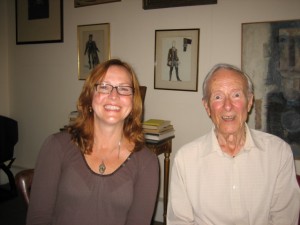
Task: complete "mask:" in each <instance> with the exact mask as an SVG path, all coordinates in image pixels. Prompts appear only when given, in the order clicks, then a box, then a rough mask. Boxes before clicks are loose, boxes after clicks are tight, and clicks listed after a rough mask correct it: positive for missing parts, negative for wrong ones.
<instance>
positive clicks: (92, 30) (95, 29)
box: [77, 23, 110, 80]
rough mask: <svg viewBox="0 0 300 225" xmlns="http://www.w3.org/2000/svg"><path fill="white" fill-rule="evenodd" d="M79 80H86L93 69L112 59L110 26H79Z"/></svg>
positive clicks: (106, 24) (103, 24)
mask: <svg viewBox="0 0 300 225" xmlns="http://www.w3.org/2000/svg"><path fill="white" fill-rule="evenodd" d="M77 37H78V47H77V49H78V78H79V80H85V79H86V78H87V76H88V75H89V73H90V72H91V71H92V69H93V68H94V67H95V66H96V65H97V64H99V63H101V62H103V61H106V60H108V59H109V58H110V24H109V23H101V24H89V25H78V26H77Z"/></svg>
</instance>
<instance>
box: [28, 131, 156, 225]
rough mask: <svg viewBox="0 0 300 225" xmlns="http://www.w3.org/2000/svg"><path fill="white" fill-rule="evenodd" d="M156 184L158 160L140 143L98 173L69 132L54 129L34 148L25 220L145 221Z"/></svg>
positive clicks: (115, 224)
mask: <svg viewBox="0 0 300 225" xmlns="http://www.w3.org/2000/svg"><path fill="white" fill-rule="evenodd" d="M158 184H159V164H158V159H157V156H156V155H155V154H154V153H153V152H151V151H150V150H148V149H147V148H146V147H144V148H143V149H141V150H140V151H137V152H133V153H132V154H131V155H130V156H129V157H128V158H127V160H126V161H125V162H124V163H123V164H122V166H120V167H119V168H118V169H117V170H116V171H114V172H113V173H111V174H108V175H101V174H97V173H95V172H93V171H92V170H91V169H90V168H89V167H88V165H87V163H86V161H85V159H84V157H83V155H82V153H81V151H80V149H79V148H78V147H77V146H76V145H75V144H74V143H73V142H72V141H71V136H70V134H68V133H67V132H61V133H56V134H53V135H51V136H49V137H48V138H47V139H46V141H45V142H44V144H43V146H42V148H41V151H40V153H39V157H38V160H37V163H36V167H35V173H34V178H33V184H32V189H31V196H30V203H29V208H28V214H27V225H32V224H43V225H45V224H51V225H68V224H70V225H77V224H78V225H82V224H84V225H96V224H97V225H138V224H143V225H147V224H150V223H151V218H152V215H153V211H154V206H155V202H156V196H157V191H158Z"/></svg>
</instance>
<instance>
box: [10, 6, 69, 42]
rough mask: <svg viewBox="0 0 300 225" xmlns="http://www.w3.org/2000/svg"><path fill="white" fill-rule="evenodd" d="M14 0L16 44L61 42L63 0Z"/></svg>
mask: <svg viewBox="0 0 300 225" xmlns="http://www.w3.org/2000/svg"><path fill="white" fill-rule="evenodd" d="M43 3H44V4H36V2H35V1H24V0H15V11H16V44H17V45H23V44H41V43H56V42H63V0H51V1H44V2H43Z"/></svg>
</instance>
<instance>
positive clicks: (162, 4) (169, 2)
mask: <svg viewBox="0 0 300 225" xmlns="http://www.w3.org/2000/svg"><path fill="white" fill-rule="evenodd" d="M209 4H217V0H175V1H174V0H143V8H144V9H160V8H170V7H181V6H193V5H209Z"/></svg>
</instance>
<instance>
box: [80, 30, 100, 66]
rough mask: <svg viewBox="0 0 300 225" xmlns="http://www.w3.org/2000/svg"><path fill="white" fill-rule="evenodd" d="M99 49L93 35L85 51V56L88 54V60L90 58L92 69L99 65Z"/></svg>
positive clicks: (90, 36)
mask: <svg viewBox="0 0 300 225" xmlns="http://www.w3.org/2000/svg"><path fill="white" fill-rule="evenodd" d="M97 52H99V49H98V47H97V45H96V42H95V41H94V40H93V35H92V34H90V35H89V40H88V41H87V42H86V45H85V51H84V54H85V55H86V53H88V58H89V66H90V69H91V68H92V67H93V68H94V67H95V66H96V65H97V64H99V57H98V53H97Z"/></svg>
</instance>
